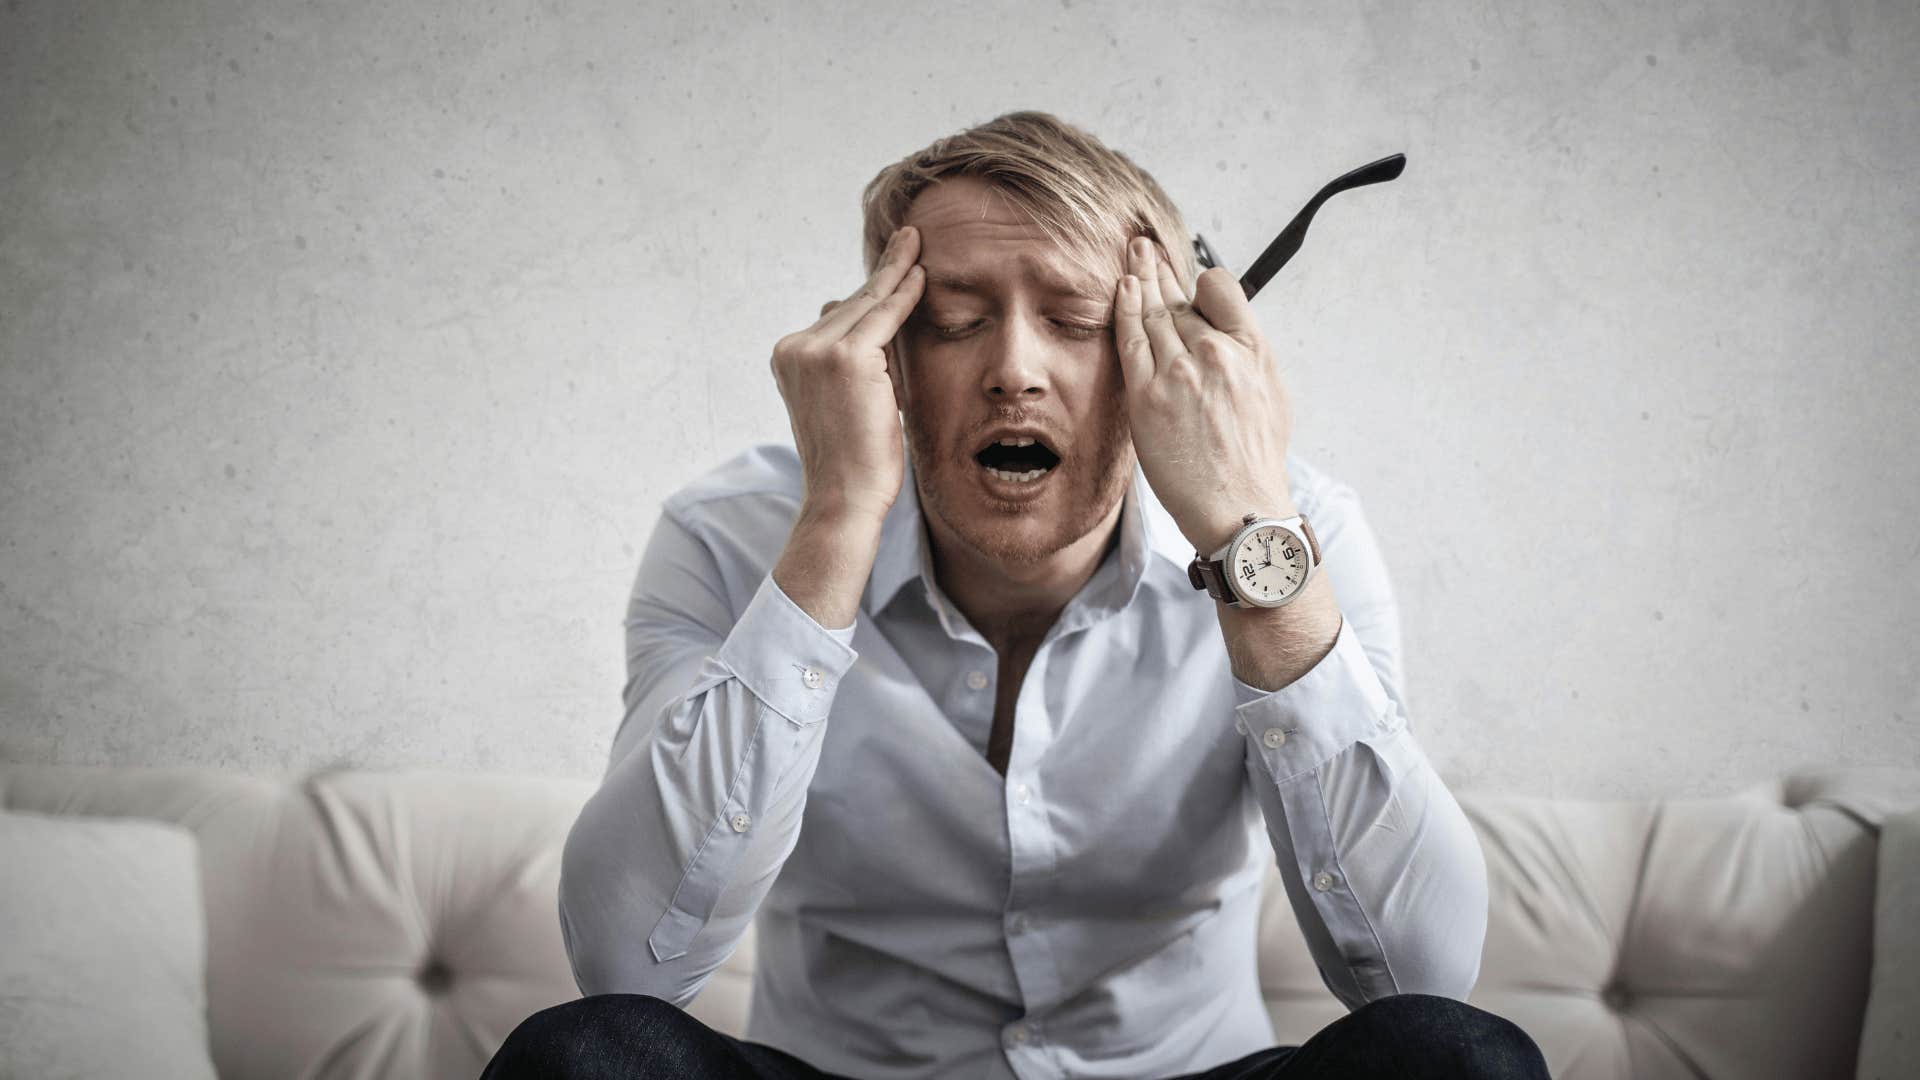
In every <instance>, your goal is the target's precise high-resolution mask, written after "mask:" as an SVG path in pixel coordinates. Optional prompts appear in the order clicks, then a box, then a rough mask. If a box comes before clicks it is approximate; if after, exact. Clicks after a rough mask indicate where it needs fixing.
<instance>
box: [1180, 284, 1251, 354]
mask: <svg viewBox="0 0 1920 1080" xmlns="http://www.w3.org/2000/svg"><path fill="white" fill-rule="evenodd" d="M1193 309H1194V310H1195V311H1198V312H1199V313H1200V314H1202V315H1204V316H1206V319H1207V321H1208V322H1210V323H1212V324H1213V328H1214V329H1215V330H1218V331H1220V332H1221V333H1223V334H1225V335H1227V336H1228V337H1230V338H1232V339H1233V340H1235V341H1237V342H1239V343H1240V344H1242V345H1245V346H1246V347H1247V349H1248V351H1250V352H1253V351H1258V350H1259V347H1260V324H1259V322H1258V321H1256V320H1255V319H1254V317H1253V305H1252V304H1250V303H1248V302H1247V294H1246V290H1244V289H1242V288H1240V282H1239V281H1237V280H1236V279H1235V278H1234V276H1233V273H1232V271H1230V270H1227V269H1226V268H1225V267H1220V266H1213V267H1208V268H1207V269H1206V270H1204V271H1202V272H1201V274H1200V280H1199V281H1197V282H1195V283H1194V287H1193Z"/></svg>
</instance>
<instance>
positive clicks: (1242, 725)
mask: <svg viewBox="0 0 1920 1080" xmlns="http://www.w3.org/2000/svg"><path fill="white" fill-rule="evenodd" d="M1233 730H1234V731H1235V732H1236V733H1238V734H1241V735H1245V734H1246V733H1247V722H1246V721H1245V720H1242V719H1240V718H1239V717H1237V716H1236V717H1234V718H1233Z"/></svg>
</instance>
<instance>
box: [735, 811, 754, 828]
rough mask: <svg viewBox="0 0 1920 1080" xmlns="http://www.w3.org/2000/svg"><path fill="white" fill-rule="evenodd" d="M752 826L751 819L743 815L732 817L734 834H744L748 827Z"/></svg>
mask: <svg viewBox="0 0 1920 1080" xmlns="http://www.w3.org/2000/svg"><path fill="white" fill-rule="evenodd" d="M752 824H753V819H752V818H750V817H748V816H747V815H745V814H735V815H733V831H734V832H746V831H747V829H748V827H749V826H751V825H752Z"/></svg>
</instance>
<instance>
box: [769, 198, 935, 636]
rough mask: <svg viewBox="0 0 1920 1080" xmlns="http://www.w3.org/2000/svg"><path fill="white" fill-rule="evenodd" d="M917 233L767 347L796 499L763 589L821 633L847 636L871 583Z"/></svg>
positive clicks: (890, 485)
mask: <svg viewBox="0 0 1920 1080" xmlns="http://www.w3.org/2000/svg"><path fill="white" fill-rule="evenodd" d="M919 258H920V232H919V230H918V229H915V228H913V227H912V226H907V227H905V228H902V229H900V230H899V231H897V232H895V233H894V234H893V238H892V239H891V240H889V241H888V242H887V250H886V252H885V253H884V254H883V255H881V257H880V265H879V267H878V268H876V269H875V270H874V272H873V276H872V277H871V278H868V279H867V283H866V284H865V285H863V286H861V288H860V291H859V292H856V293H854V294H853V295H852V296H849V297H847V299H846V300H844V301H835V300H829V301H827V303H826V305H825V306H824V307H822V308H821V309H820V319H819V321H818V322H816V323H814V324H813V325H812V326H809V327H807V328H806V329H805V330H800V331H797V332H795V333H792V334H788V335H787V336H786V337H783V338H781V339H780V343H779V344H777V345H775V346H774V347H773V377H774V380H775V381H776V382H778V383H779V385H780V397H781V398H782V399H783V400H784V401H785V402H786V403H787V419H788V421H789V422H790V423H791V424H792V426H793V444H794V448H795V449H796V450H798V451H799V453H800V467H801V472H802V474H803V476H804V478H805V482H806V489H807V490H806V495H805V497H804V498H803V500H802V501H801V504H800V515H799V518H798V520H796V521H795V522H794V526H793V531H792V533H790V534H789V535H788V536H787V544H786V547H785V548H784V549H783V550H782V551H781V553H780V561H779V562H778V563H776V564H775V565H774V568H773V580H774V583H775V584H776V585H778V586H780V591H782V592H784V593H786V594H787V597H788V598H789V599H791V600H792V601H793V602H794V603H795V604H797V605H799V607H800V609H801V610H803V611H805V612H806V613H807V614H808V615H810V616H812V617H813V619H814V621H816V622H818V623H820V624H821V625H822V626H828V627H843V626H848V625H851V624H852V623H853V621H854V616H855V615H857V614H858V613H859V605H860V594H861V592H862V590H864V589H865V588H866V583H867V577H868V575H869V574H871V573H872V572H873V560H874V558H875V556H876V555H877V554H878V552H879V547H880V525H881V522H882V521H884V520H885V519H886V516H887V510H888V509H889V508H891V507H892V506H893V500H894V497H895V496H897V495H898V494H899V493H900V484H901V482H902V481H903V480H904V479H905V475H906V456H905V451H904V450H902V449H901V446H900V413H899V409H898V406H897V405H896V404H895V402H894V398H893V381H892V379H890V378H889V377H888V374H887V365H888V364H889V363H890V362H892V342H893V338H894V335H895V334H897V333H899V332H900V326H901V324H903V323H905V322H906V320H907V316H908V315H909V314H911V313H912V312H913V306H914V305H915V304H917V303H919V302H920V294H921V292H922V291H923V289H924V287H925V285H924V282H925V279H926V271H924V270H922V269H921V268H920V266H919V265H918V261H919Z"/></svg>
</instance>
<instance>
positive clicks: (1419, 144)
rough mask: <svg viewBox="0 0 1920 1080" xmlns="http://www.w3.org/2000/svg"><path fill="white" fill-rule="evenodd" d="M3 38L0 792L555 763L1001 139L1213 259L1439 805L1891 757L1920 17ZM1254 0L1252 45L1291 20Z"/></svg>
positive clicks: (139, 6)
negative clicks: (891, 190)
mask: <svg viewBox="0 0 1920 1080" xmlns="http://www.w3.org/2000/svg"><path fill="white" fill-rule="evenodd" d="M817 8H818V6H817V5H808V6H803V5H775V6H764V7H761V6H755V5H742V6H739V7H738V8H737V9H736V8H729V9H727V10H726V11H724V12H723V11H721V10H720V9H719V6H718V5H698V4H688V3H681V4H676V5H674V6H672V7H667V6H663V5H659V4H650V5H649V4H633V3H620V4H598V5H553V4H539V5H535V4H528V3H523V2H518V0H503V2H501V3H498V4H493V5H478V4H453V3H441V2H424V3H409V4H389V5H314V4H305V3H292V2H286V0H271V2H263V3H246V4H242V3H221V2H216V0H175V2H169V3H164V4H154V3H131V2H125V0H120V2H97V3H80V4H76V3H56V2H51V0H8V2H7V3H6V5H5V7H4V10H0V102H4V106H3V107H0V512H3V513H4V520H5V529H4V542H3V545H0V757H4V758H5V759H8V760H16V761H55V762H91V763H197V764H210V765H218V766H229V767H237V768H282V767H287V768H306V767H317V766H323V765H329V764H347V765H362V766H390V765H422V766H430V767H438V768H451V769H488V770H495V769H499V770H513V771H530V772H546V773H563V774H575V775H582V776H593V775H597V774H598V773H599V771H600V769H601V767H602V763H603V756H604V754H605V751H606V748H607V746H608V744H609V742H610V739H611V737H612V733H613V730H614V726H615V724H616V723H617V721H618V718H619V713H620V686H621V681H622V677H623V676H622V658H621V650H622V642H621V632H620V621H621V616H622V613H623V608H624V602H625V595H626V590H627V587H628V585H629V583H630V581H631V578H632V574H633V570H634V567H635V565H636V560H637V557H638V553H639V551H640V549H641V547H642V545H643V544H644V542H645V540H646V537H647V533H648V530H649V528H650V527H651V525H652V522H653V520H654V515H655V512H656V509H657V506H658V504H659V501H660V500H661V499H662V498H663V497H664V496H665V495H667V494H668V493H669V492H671V491H672V490H673V489H674V488H676V487H677V486H678V485H680V484H682V483H683V482H685V481H686V480H687V479H689V478H690V477H692V476H693V475H695V474H696V473H698V472H700V471H701V470H703V469H704V468H706V467H708V466H710V465H711V464H713V463H715V462H717V461H718V460H720V459H722V458H723V457H725V456H727V455H729V454H731V453H732V452H734V451H735V450H736V449H738V448H739V447H741V446H743V445H745V444H746V443H748V442H749V441H754V440H762V439H780V438H785V437H787V425H786V420H785V414H784V412H783V411H782V408H781V404H780V401H779V398H778V396H777V394H776V392H775V390H774V387H773V384H772V381H771V379H770V377H769V375H768V371H767V357H768V354H769V351H770V349H771V347H772V345H773V342H774V341H775V340H776V339H778V338H779V337H780V336H781V335H783V334H785V333H787V332H788V331H790V330H792V329H795V328H797V327H798V326H801V325H804V324H805V323H807V322H810V321H811V320H812V319H813V317H814V314H815V313H816V312H817V310H818V307H819V305H820V303H821V302H822V301H823V300H825V299H828V298H830V297H833V296H838V295H842V294H844V293H846V292H848V291H849V290H851V289H852V288H854V287H855V286H856V285H857V284H858V281H859V278H860V272H859V266H858V247H857V243H856V227H857V223H858V202H857V197H858V193H859V190H860V187H861V185H862V184H863V183H864V182H865V181H866V180H867V179H868V178H869V177H870V176H871V175H872V174H873V173H874V172H875V171H876V170H877V169H878V168H879V167H880V166H881V165H883V164H885V163H886V162H888V161H890V160H892V159H894V158H895V157H897V156H899V155H901V154H904V153H906V152H908V151H909V150H912V149H914V148H916V147H918V146H919V145H921V144H923V143H925V142H926V141H928V140H929V139H930V138H932V137H933V136H935V135H938V134H941V133H944V132H947V131H951V130H954V129H957V128H959V127H962V126H965V125H967V124H970V123H974V122H978V121H981V120H985V119H987V118H989V117H991V116H994V115H996V114H997V113H999V112H1002V111H1006V110H1009V109H1014V108H1043V109H1048V110H1051V111H1053V112H1055V113H1057V114H1059V115H1061V116H1062V117H1064V118H1066V119H1069V120H1072V121H1074V122H1077V123H1080V124H1083V125H1085V126H1087V127H1088V128H1090V129H1091V130H1093V131H1094V132H1095V133H1097V134H1099V135H1101V136H1102V137H1104V138H1106V139H1107V140H1109V141H1110V142H1112V143H1113V144H1115V145H1117V146H1119V147H1120V148H1122V149H1124V150H1126V151H1128V152H1130V153H1131V154H1133V155H1134V156H1135V157H1136V159H1137V160H1139V161H1140V162H1142V163H1143V164H1144V165H1145V166H1147V167H1148V168H1149V169H1150V170H1152V171H1153V172H1154V173H1155V174H1156V175H1157V176H1158V178H1159V179H1160V180H1161V181H1162V182H1163V183H1164V184H1165V186H1166V187H1167V188H1168V190H1169V191H1170V192H1171V193H1172V194H1173V196H1174V197H1175V199H1177V200H1178V201H1180V202H1181V203H1182V205H1183V207H1184V208H1185V210H1186V212H1187V214H1188V216H1189V219H1190V221H1191V222H1192V223H1193V224H1194V225H1196V226H1197V227H1198V228H1200V229H1201V230H1202V231H1204V232H1205V233H1206V234H1207V235H1208V236H1209V238H1210V239H1212V240H1213V241H1214V242H1215V244H1216V245H1217V247H1218V248H1219V249H1220V250H1221V251H1222V254H1223V255H1224V256H1225V257H1226V258H1227V259H1228V261H1229V262H1230V263H1232V264H1233V265H1235V266H1244V265H1245V264H1246V262H1247V261H1249V260H1250V259H1251V258H1252V257H1253V255H1254V254H1256V253H1257V252H1258V250H1259V248H1260V247H1261V246H1262V245H1263V244H1264V243H1265V241H1266V240H1267V239H1268V238H1269V237H1270V236H1271V235H1272V233H1273V232H1274V231H1275V230H1276V229H1277V228H1278V227H1279V226H1280V224H1281V223H1283V222H1284V221H1285V219H1286V218H1287V216H1288V215H1290V214H1291V213H1292V211H1293V210H1294V209H1295V208H1296V207H1297V205H1298V204H1299V203H1300V202H1301V201H1302V200H1304V198H1305V197H1306V196H1307V195H1308V194H1310V193H1311V192H1312V191H1313V190H1314V189H1315V188H1317V187H1318V186H1319V185H1320V184H1321V183H1322V182H1324V181H1325V180H1327V179H1329V178H1331V177H1332V176H1334V175H1335V174H1337V173H1339V172H1342V171H1344V170H1345V169H1347V168H1350V167H1352V166H1354V165H1357V164H1359V163H1361V162H1365V161H1368V160H1371V159H1373V158H1375V157H1379V156H1381V155H1383V154H1386V153H1390V152H1393V151H1405V152H1406V153H1407V155H1408V157H1409V159H1410V162H1411V164H1410V166H1409V168H1408V170H1407V173H1406V175H1405V176H1404V177H1403V178H1402V179H1401V180H1400V181H1399V182H1397V183H1395V184H1393V185H1391V186H1388V187H1384V188H1376V189H1370V190H1368V191H1365V192H1362V193H1358V194H1354V195H1349V196H1344V197H1343V198H1342V199H1340V200H1337V201H1335V202H1334V203H1333V204H1331V206H1330V207H1329V208H1328V209H1327V211H1326V212H1325V213H1323V214H1322V216H1321V218H1320V220H1319V222H1318V223H1317V224H1316V225H1315V229H1314V233H1313V235H1312V237H1311V238H1310V240H1309V242H1308V246H1307V249H1306V251H1305V253H1304V254H1303V255H1302V256H1301V258H1300V260H1299V261H1298V262H1297V263H1296V264H1295V266H1294V267H1291V268H1289V269H1288V270H1287V271H1286V272H1285V273H1284V275H1283V276H1282V277H1281V278H1280V279H1278V280H1277V281H1276V282H1275V283H1274V284H1273V285H1272V286H1270V287H1269V289H1268V290H1267V291H1266V292H1264V293H1263V294H1262V295H1261V297H1260V298H1259V300H1258V302H1257V307H1258V309H1259V310H1260V311H1261V313H1262V315H1263V316H1264V318H1265V320H1266V325H1267V328H1268V331H1269V334H1270V336H1271V338H1272V340H1273V342H1274V343H1275V345H1276V347H1277V348H1278V350H1279V352H1280V354H1281V355H1282V357H1283V358H1284V363H1285V365H1286V370H1287V372H1288V374H1289V376H1290V377H1291V378H1292V379H1293V381H1294V385H1295V386H1296V388H1297V394H1298V406H1297V408H1298V420H1299V430H1298V436H1297V438H1298V444H1297V445H1298V447H1299V449H1300V451H1301V452H1302V453H1303V454H1305V455H1307V456H1308V457H1309V458H1310V459H1311V460H1313V461H1315V462H1317V463H1319V464H1321V465H1322V466H1324V467H1326V468H1327V469H1329V470H1331V471H1333V472H1334V473H1335V474H1337V475H1338V476H1340V477H1342V478H1344V479H1346V480H1347V481H1349V482H1350V483H1352V484H1354V485H1355V486H1356V487H1357V488H1358V489H1359V490H1360V492H1361V493H1362V495H1363V497H1364V498H1365V499H1366V502H1367V505H1368V507H1369V510H1370V513H1371V516H1372V519H1373V521H1374V523H1375V525H1376V527H1377V528H1378V530H1379V532H1380V534H1381V537H1382V540H1383V543H1384V546H1385V549H1386V553H1387V555H1388V558H1389V560H1390V563H1391V566H1392V569H1393V571H1394V574H1395V578H1396V581H1397V583H1398V586H1399V589H1400V593H1401V600H1402V603H1403V606H1404V609H1405V617H1406V631H1407V648H1408V654H1409V680H1410V683H1409V687H1410V694H1411V700H1412V705H1413V707H1414V712H1415V716H1414V724H1415V727H1416V731H1418V732H1419V733H1420V734H1421V738H1422V740H1423V742H1424V744H1425V746H1426V747H1427V749H1428V752H1429V753H1430V754H1431V755H1432V756H1433V758H1434V760H1435V761H1436V763H1437V764H1438V765H1439V766H1440V767H1441V770H1442V772H1443V773H1444V774H1445V775H1446V776H1447V778H1448V779H1449V780H1450V781H1451V782H1453V783H1455V784H1456V785H1464V786H1472V787H1491V788H1500V789H1506V790H1512V791H1517V792H1531V793H1542V794H1554V795H1563V796H1639V795H1649V794H1662V793H1695V792H1700V793H1704V792H1716V791H1721V790H1724V789H1726V788H1728V787H1729V786H1732V785H1735V784H1741V783H1745V782H1748V781H1750V780H1753V779H1757V778H1761V777H1766V776H1770V775H1774V774H1776V773H1778V772H1780V771H1782V770H1785V769H1788V768H1791V767H1794V766H1796V765H1801V764H1808V763H1840V764H1844V763H1863V762H1879V761H1890V760H1891V761H1902V762H1906V763H1914V762H1916V761H1920V733H1917V732H1920V728H1917V726H1916V723H1915V721H1916V719H1917V718H1920V693H1917V690H1916V688H1917V687H1920V680H1917V679H1916V671H1917V668H1916V652H1917V650H1916V648H1915V644H1916V639H1917V637H1920V634H1917V631H1920V529H1917V528H1916V526H1920V513H1916V511H1920V463H1917V461H1916V455H1915V454H1914V437H1913V431H1914V424H1915V418H1916V416H1920V375H1917V374H1916V370H1915V353H1916V349H1915V345H1916V341H1917V340H1920V333H1917V332H1916V331H1917V329H1920V327H1917V324H1916V315H1915V311H1916V309H1920V303H1916V301H1917V300H1920V297H1917V296H1916V276H1915V269H1914V268H1915V264H1916V236H1917V235H1920V234H1917V231H1916V224H1915V223H1916V218H1917V217H1920V215H1917V214H1916V210H1917V209H1920V207H1917V206H1916V200H1917V199H1920V196H1917V195H1916V192H1917V191H1920V185H1916V184H1915V181H1914V177H1915V175H1916V166H1920V106H1917V105H1916V102H1917V101H1920V76H1916V70H1920V65H1917V64H1916V60H1917V59H1920V48H1917V47H1916V46H1920V9H1916V7H1915V6H1914V5H1913V4H1912V3H1910V2H1890V3H1879V4H1873V3H1853V4H1849V3H1823V4H1801V3H1779V2H1774V3H1760V4H1756V3H1753V2H1751V0H1739V2H1720V0H1715V2H1708V3H1701V2H1692V3H1682V4H1678V5H1675V4H1672V3H1667V2H1657V3H1656V2H1651V0H1647V2H1637V3H1632V4H1614V5H1564V8H1565V10H1562V11H1558V12H1555V11H1552V10H1550V9H1549V8H1548V7H1544V6H1542V5H1538V4H1527V3H1522V2H1518V0H1508V2H1503V3H1498V4H1489V3H1470V4H1451V5H1443V4H1418V3H1408V2H1391V3H1365V4H1353V5H1348V4H1340V5H1304V4H1302V5H1284V6H1277V5H1273V4H1264V3H1262V4H1252V3H1248V4H1234V3H1194V4H1185V5H1176V6H1169V5H1165V4H1153V5H1138V6H1137V7H1131V8H1121V9H1116V8H1111V7H1106V6H1101V5H1093V4H1084V3H1079V4H1076V3H1068V2H1065V0H1063V2H1062V3H1060V4H1057V5H1053V4H1049V5H1039V4H1031V5H1029V4H1004V5H994V4H973V5H969V6H965V7H954V6H948V5H943V6H940V7H938V8H933V7H931V6H930V8H929V11H928V12H926V13H910V12H909V11H907V10H906V8H905V6H903V5H874V4H862V5H857V6H854V5H849V6H848V7H847V8H846V9H845V10H844V11H840V12H835V13H821V12H820V11H818V10H817ZM1286 8H1292V9H1293V10H1286Z"/></svg>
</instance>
